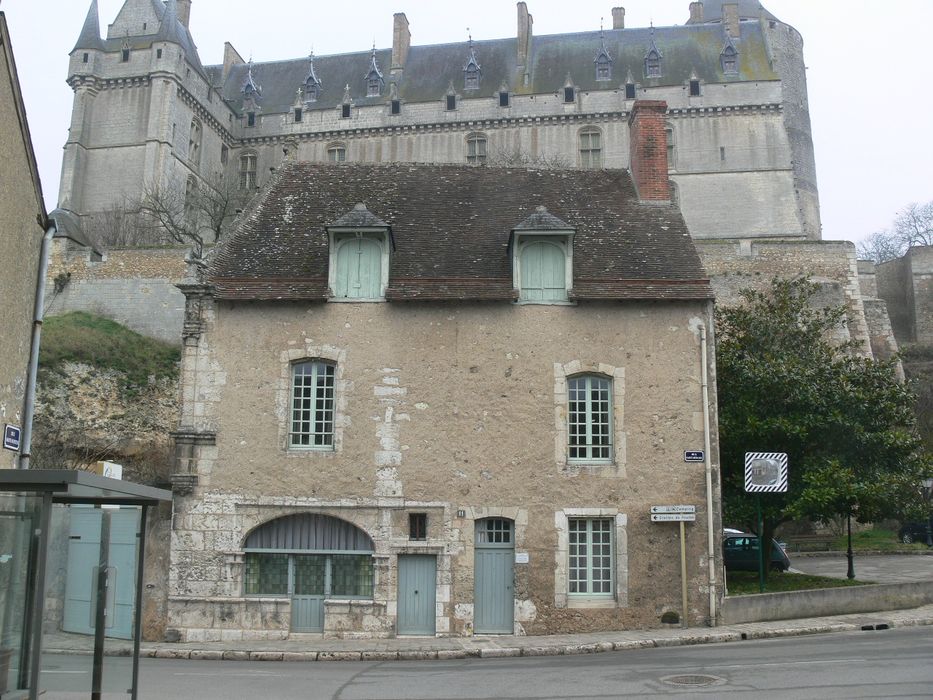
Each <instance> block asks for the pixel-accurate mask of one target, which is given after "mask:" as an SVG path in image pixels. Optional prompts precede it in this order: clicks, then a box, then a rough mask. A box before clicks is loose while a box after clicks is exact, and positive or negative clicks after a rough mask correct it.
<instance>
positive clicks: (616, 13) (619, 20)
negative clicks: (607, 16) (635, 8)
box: [612, 7, 625, 29]
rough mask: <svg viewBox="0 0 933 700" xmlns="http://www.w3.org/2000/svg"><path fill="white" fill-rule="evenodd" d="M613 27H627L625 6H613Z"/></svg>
mask: <svg viewBox="0 0 933 700" xmlns="http://www.w3.org/2000/svg"><path fill="white" fill-rule="evenodd" d="M612 28H613V29H625V8H624V7H613V8H612Z"/></svg>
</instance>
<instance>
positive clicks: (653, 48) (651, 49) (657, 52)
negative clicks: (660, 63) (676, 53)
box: [645, 24, 664, 59]
mask: <svg viewBox="0 0 933 700" xmlns="http://www.w3.org/2000/svg"><path fill="white" fill-rule="evenodd" d="M652 54H654V56H652ZM645 58H646V59H648V58H664V53H663V52H662V51H661V49H659V48H658V45H657V43H656V42H655V40H654V24H652V25H651V42H650V43H649V44H648V51H647V52H646V53H645Z"/></svg>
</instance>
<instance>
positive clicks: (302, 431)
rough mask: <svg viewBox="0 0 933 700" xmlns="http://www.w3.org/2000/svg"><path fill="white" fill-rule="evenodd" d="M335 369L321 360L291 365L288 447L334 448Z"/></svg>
mask: <svg viewBox="0 0 933 700" xmlns="http://www.w3.org/2000/svg"><path fill="white" fill-rule="evenodd" d="M335 369H336V368H335V366H334V365H333V364H332V363H329V362H321V361H319V360H311V361H308V362H297V363H295V364H294V365H292V396H291V428H290V430H289V433H288V444H289V447H292V448H308V449H317V450H333V449H334V376H335Z"/></svg>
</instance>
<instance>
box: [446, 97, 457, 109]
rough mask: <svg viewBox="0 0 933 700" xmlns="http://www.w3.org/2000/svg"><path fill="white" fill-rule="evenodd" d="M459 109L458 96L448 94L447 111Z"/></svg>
mask: <svg viewBox="0 0 933 700" xmlns="http://www.w3.org/2000/svg"><path fill="white" fill-rule="evenodd" d="M455 109H457V96H456V95H447V111H448V112H450V111H453V110H455Z"/></svg>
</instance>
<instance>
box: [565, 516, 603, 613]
mask: <svg viewBox="0 0 933 700" xmlns="http://www.w3.org/2000/svg"><path fill="white" fill-rule="evenodd" d="M613 529H614V527H613V520H612V519H611V518H570V519H569V520H568V521H567V533H568V542H567V544H568V556H569V559H568V563H567V574H568V576H567V585H568V587H567V593H568V594H569V595H571V596H587V597H594V598H596V597H611V596H612V593H613V585H612V581H613V576H612V571H613V562H612V559H613V557H612V531H613Z"/></svg>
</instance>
